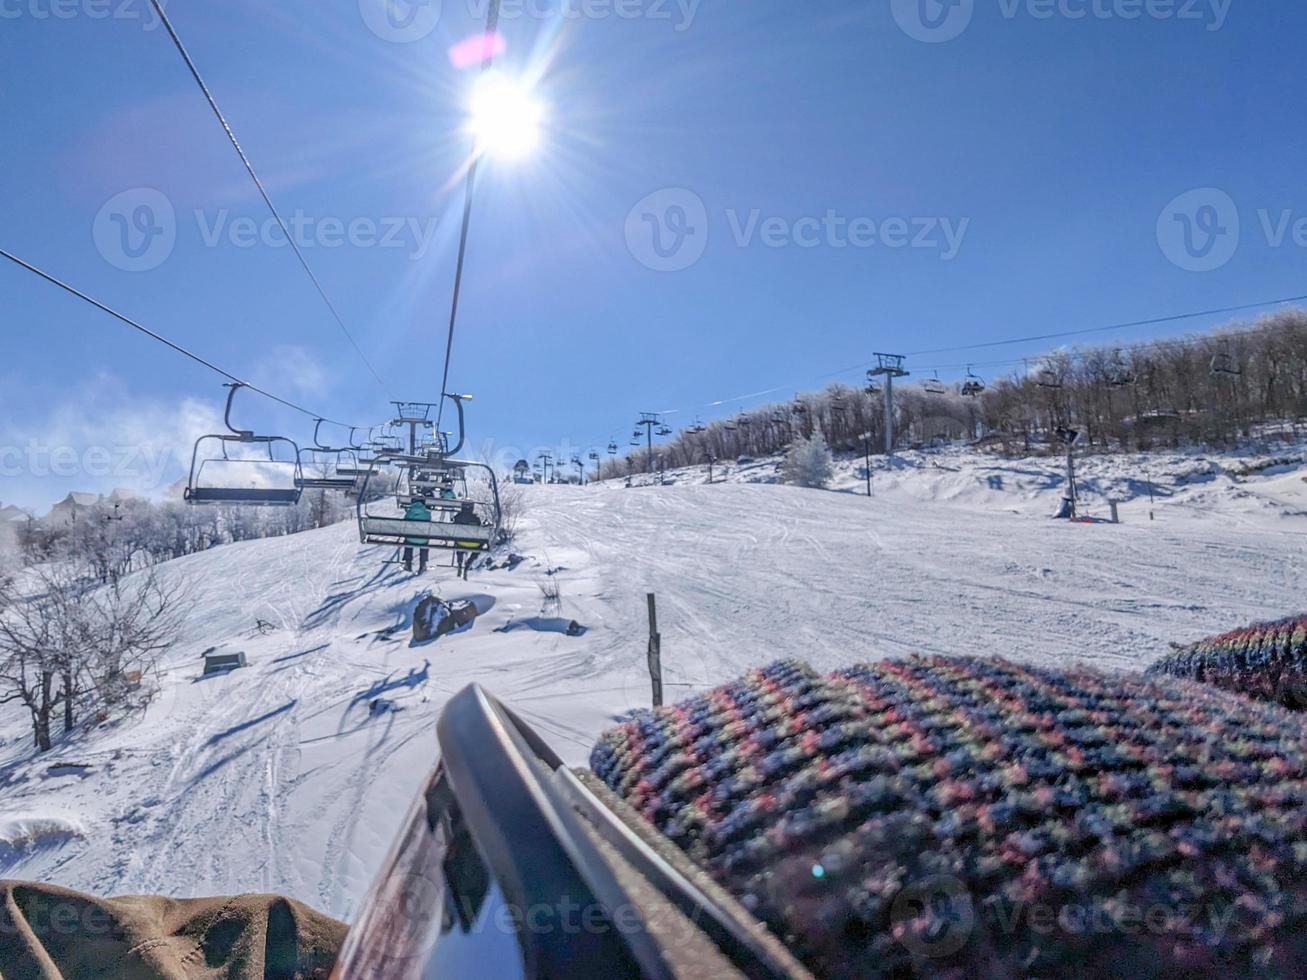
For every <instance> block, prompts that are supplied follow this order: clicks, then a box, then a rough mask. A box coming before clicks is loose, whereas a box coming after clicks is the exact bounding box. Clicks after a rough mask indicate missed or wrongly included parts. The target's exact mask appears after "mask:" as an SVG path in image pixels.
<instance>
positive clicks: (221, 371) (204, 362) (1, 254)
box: [0, 248, 365, 429]
mask: <svg viewBox="0 0 1307 980" xmlns="http://www.w3.org/2000/svg"><path fill="white" fill-rule="evenodd" d="M0 258H5V259H8V260H9V261H10V262H12V263H14V264H15V265H17V266H19V267H20V268H23V269H26V270H27V271H28V272H31V273H33V274H34V275H36V276H39V277H40V278H42V279H44V280H45V281H46V282H48V283H50V284H51V285H54V286H58V287H59V288H60V289H62V290H63V291H64V292H66V293H69V294H70V295H72V296H76V297H77V298H78V299H80V300H81V301H82V302H84V303H89V304H90V305H91V306H94V307H95V308H96V309H97V310H100V311H101V312H103V313H108V314H109V315H110V316H111V317H113V318H114V319H116V320H119V321H121V322H122V323H125V324H127V326H129V327H131V328H132V329H133V330H137V331H139V332H140V333H143V334H145V336H147V337H149V338H150V339H151V340H156V341H158V342H159V343H161V344H163V345H164V346H165V347H168V348H170V349H171V350H173V351H174V352H176V353H178V354H181V355H182V356H183V357H187V358H190V359H191V360H192V361H194V362H195V363H196V364H199V365H200V366H202V367H206V368H208V369H209V370H210V371H213V372H214V373H215V374H218V375H221V376H222V377H224V378H226V379H227V380H228V381H231V382H233V383H235V384H239V385H242V386H244V387H245V388H246V389H248V390H249V391H252V392H254V393H255V394H258V395H262V396H263V397H264V398H267V399H269V400H271V401H274V402H277V403H278V404H279V405H284V406H285V407H286V408H290V409H294V410H295V411H297V412H300V413H301V414H303V415H307V416H308V417H309V418H311V419H313V420H315V421H316V420H318V419H321V420H322V421H323V422H327V423H330V424H331V425H339V426H342V427H343V428H347V429H348V428H365V427H364V426H351V424H350V423H348V422H338V421H336V420H335V419H331V418H328V417H327V416H325V415H323V414H322V413H321V412H314V411H311V410H309V409H307V408H305V407H304V406H302V405H297V404H296V403H295V402H292V401H290V400H289V399H286V398H282V397H281V396H280V395H276V394H273V393H272V392H271V391H267V390H266V389H264V388H260V387H259V386H258V385H255V384H251V383H250V382H248V381H244V380H242V379H241V378H239V377H238V376H236V375H235V374H232V373H231V372H230V371H228V370H226V369H225V368H221V367H219V366H218V365H217V364H214V363H213V362H212V361H210V360H208V359H206V358H204V357H202V356H201V355H199V354H196V353H195V352H194V351H190V350H187V349H186V348H185V347H183V346H181V344H178V343H176V342H175V341H172V340H169V339H168V338H167V337H165V336H163V334H160V333H156V332H155V331H153V330H151V329H150V328H149V327H147V326H145V325H144V324H141V323H138V322H137V321H136V320H133V319H132V318H131V317H129V316H127V315H126V314H123V313H119V312H118V311H117V310H115V309H114V308H113V307H111V306H109V305H107V304H105V303H102V302H100V301H99V300H98V299H96V298H95V297H93V296H89V295H87V294H86V293H84V292H82V291H81V290H80V289H78V288H77V287H76V286H72V285H70V284H68V283H66V282H64V281H63V280H62V279H59V278H57V277H56V276H53V275H51V274H50V273H48V272H46V271H45V270H43V269H40V268H37V267H36V266H34V265H32V264H31V263H30V262H25V261H23V260H22V259H20V258H19V257H18V256H17V255H14V254H13V253H12V252H8V251H6V250H5V249H3V248H0Z"/></svg>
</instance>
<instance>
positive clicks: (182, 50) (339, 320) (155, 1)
mask: <svg viewBox="0 0 1307 980" xmlns="http://www.w3.org/2000/svg"><path fill="white" fill-rule="evenodd" d="M150 4H151V5H152V6H153V7H154V10H155V13H157V14H158V16H159V22H160V23H161V24H163V26H164V29H165V30H166V31H167V32H168V36H169V37H171V38H172V43H173V45H174V46H175V47H176V48H177V52H178V53H179V54H180V55H181V56H182V60H183V61H185V62H186V67H187V68H188V69H190V73H191V77H192V78H194V79H195V84H196V85H198V86H199V87H200V91H201V92H203V93H204V98H205V99H206V100H207V101H208V103H209V108H211V109H212V110H213V114H214V115H215V116H217V117H218V122H219V123H221V124H222V128H223V132H225V133H226V134H227V139H228V140H230V141H231V145H232V146H233V147H234V148H235V150H236V155H237V156H239V157H240V158H241V163H243V164H244V165H245V169H246V171H247V172H248V173H249V175H250V179H251V180H253V181H254V186H255V187H257V188H258V190H259V195H260V196H261V197H262V198H263V203H264V204H266V205H267V206H268V210H269V211H271V212H272V216H273V217H274V218H275V219H276V220H277V224H278V225H279V226H280V227H281V233H282V234H283V235H284V236H286V241H287V243H288V244H289V245H290V247H291V251H293V252H294V253H295V257H296V258H297V259H299V263H300V265H301V266H302V267H303V268H304V272H305V273H306V274H307V275H308V277H309V279H310V281H311V282H312V283H313V287H314V288H315V289H316V290H317V291H318V295H319V296H321V297H322V302H323V303H325V304H326V305H327V309H328V310H330V311H331V315H332V317H333V318H334V319H335V321H336V325H337V326H339V327H340V329H341V332H342V333H343V334H344V335H345V337H346V339H347V340H348V341H349V342H350V346H352V347H353V348H354V353H356V354H357V355H358V356H359V360H361V361H362V362H363V364H364V365H365V366H366V367H367V369H368V371H369V372H370V373H371V375H372V377H373V378H374V379H375V380H376V382H377V384H378V385H379V386H380V387H381V390H382V392H383V393H384V392H385V391H386V383H385V382H384V381H383V380H382V379H381V375H380V374H378V373H377V369H376V368H375V367H373V365H372V362H371V361H370V360H368V356H367V355H366V354H364V353H363V348H362V347H360V346H359V344H358V341H356V340H355V339H354V335H353V334H352V333H350V330H349V327H347V326H346V325H345V320H344V318H343V317H342V316H341V315H340V311H339V310H337V309H336V305H335V304H334V303H333V302H332V301H331V298H330V297H329V296H328V295H327V291H326V289H324V288H323V286H322V282H321V281H320V280H319V279H318V277H317V275H315V274H314V272H313V269H312V268H310V266H309V263H308V260H307V259H306V258H305V257H304V253H303V252H302V251H300V247H299V245H298V244H296V242H295V237H294V236H293V235H292V234H291V233H290V229H289V228H288V227H287V226H286V222H285V220H284V219H283V218H282V216H281V212H280V211H278V210H277V206H276V205H275V204H273V203H272V198H271V197H270V196H269V194H268V191H267V189H266V188H265V187H264V186H263V181H262V180H260V179H259V175H258V173H257V172H255V170H254V164H252V163H251V162H250V158H249V157H248V156H246V155H245V150H244V149H243V148H242V147H241V144H240V141H239V140H237V139H236V133H235V132H234V131H233V130H232V128H231V124H230V123H228V122H227V117H226V116H224V115H223V112H222V109H221V108H219V106H218V102H217V100H216V99H215V98H214V97H213V93H212V92H211V91H210V90H209V86H208V85H207V84H206V83H205V81H204V77H203V76H202V75H201V74H200V70H199V68H197V67H196V65H195V61H194V60H193V59H192V58H191V55H190V52H189V51H187V50H186V45H184V44H183V43H182V39H181V37H180V35H178V33H177V31H176V29H175V28H174V27H173V25H172V21H171V20H170V19H169V18H168V14H167V13H166V12H165V11H164V9H163V6H164V5H163V3H162V2H161V0H150Z"/></svg>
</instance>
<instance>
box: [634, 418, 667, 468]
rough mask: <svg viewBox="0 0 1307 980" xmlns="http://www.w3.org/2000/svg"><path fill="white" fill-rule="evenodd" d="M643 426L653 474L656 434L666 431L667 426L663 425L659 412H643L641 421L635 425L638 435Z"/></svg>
mask: <svg viewBox="0 0 1307 980" xmlns="http://www.w3.org/2000/svg"><path fill="white" fill-rule="evenodd" d="M641 426H644V434H645V445H646V447H647V448H648V451H649V468H650V472H652V471H653V437H654V432H655V430H661V429H665V428H666V426H665V425H664V424H663V420H662V419H661V418H659V417H658V413H657V412H641V413H640V418H639V420H638V421H637V422H636V423H635V429H636V432H637V434H638V433H639V431H640V427H641Z"/></svg>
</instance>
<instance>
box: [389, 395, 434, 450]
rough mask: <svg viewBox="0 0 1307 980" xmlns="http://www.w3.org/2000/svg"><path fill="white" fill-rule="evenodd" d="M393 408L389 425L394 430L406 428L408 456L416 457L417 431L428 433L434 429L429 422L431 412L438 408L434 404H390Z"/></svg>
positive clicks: (432, 423)
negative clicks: (393, 415) (421, 430)
mask: <svg viewBox="0 0 1307 980" xmlns="http://www.w3.org/2000/svg"><path fill="white" fill-rule="evenodd" d="M391 404H392V405H394V406H395V417H394V418H393V419H391V420H390V424H391V425H392V426H393V427H394V428H396V429H402V428H404V427H405V426H407V427H408V454H409V455H410V456H416V455H417V452H418V429H419V428H422V429H425V430H427V431H428V432H429V431H431V430H433V429H434V428H435V427H436V424H435V422H433V421H432V420H431V410H432V409H434V408H437V407H439V406H437V405H436V403H435V402H391Z"/></svg>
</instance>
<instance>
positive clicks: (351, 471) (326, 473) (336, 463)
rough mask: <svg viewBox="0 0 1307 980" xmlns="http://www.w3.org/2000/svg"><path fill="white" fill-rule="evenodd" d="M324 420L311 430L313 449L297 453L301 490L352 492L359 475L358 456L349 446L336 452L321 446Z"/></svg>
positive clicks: (333, 449) (331, 448)
mask: <svg viewBox="0 0 1307 980" xmlns="http://www.w3.org/2000/svg"><path fill="white" fill-rule="evenodd" d="M323 421H324V420H323V419H318V420H317V422H316V424H315V425H314V427H313V447H312V448H310V449H301V450H300V453H299V461H300V477H299V479H298V480H297V481H296V482H297V485H298V486H299V488H300V489H301V490H353V489H354V487H355V486H356V485H357V484H358V478H359V474H360V468H359V462H358V453H357V451H356V450H354V449H353V448H352V447H350V448H344V449H337V448H333V447H331V446H326V445H324V444H323V442H322V439H321V432H322V423H323Z"/></svg>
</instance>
